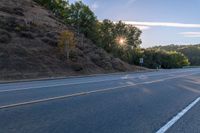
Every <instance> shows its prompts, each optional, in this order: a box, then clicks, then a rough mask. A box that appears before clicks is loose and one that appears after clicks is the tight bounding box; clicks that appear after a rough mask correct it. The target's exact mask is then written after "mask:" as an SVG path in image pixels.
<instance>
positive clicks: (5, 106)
mask: <svg viewBox="0 0 200 133" xmlns="http://www.w3.org/2000/svg"><path fill="white" fill-rule="evenodd" d="M195 74H196V73H195ZM190 75H193V74H189V75H184V76H183V75H182V76H176V77H173V78H165V79H160V80H154V81H150V82H143V83H137V84H133V85H125V86H118V87H112V88H106V89H100V90H94V91H87V92H79V93H74V94H70V95H63V96H58V97H52V98H45V99H39V100H33V101H28V102H22V103H15V104H9V105H4V106H0V109H5V108H11V107H17V106H23V105H28V104H35V103H41V102H47V101H52V100H58V99H64V98H69V97H75V96H82V95H88V94H92V93H97V92H106V91H111V90H116V89H122V88H125V87H132V86H136V85H144V84H152V83H157V82H162V81H165V80H170V79H176V78H179V77H185V76H190Z"/></svg>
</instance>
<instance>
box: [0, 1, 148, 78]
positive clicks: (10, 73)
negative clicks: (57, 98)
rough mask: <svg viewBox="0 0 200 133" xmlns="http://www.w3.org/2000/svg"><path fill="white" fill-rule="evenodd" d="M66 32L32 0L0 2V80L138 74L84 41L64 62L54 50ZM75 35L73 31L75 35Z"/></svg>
mask: <svg viewBox="0 0 200 133" xmlns="http://www.w3.org/2000/svg"><path fill="white" fill-rule="evenodd" d="M65 29H70V30H72V31H74V32H75V30H73V28H71V27H69V26H65V25H63V24H62V22H61V21H60V20H58V19H57V18H55V17H54V16H53V15H52V14H51V12H49V11H48V10H46V9H44V8H43V7H41V6H39V5H37V4H36V3H35V2H33V1H32V0H1V1H0V80H9V79H23V78H38V77H52V76H53V77H56V76H68V75H83V74H96V73H110V72H125V71H138V70H143V69H144V68H140V67H136V66H131V65H129V64H127V63H125V62H123V61H121V60H120V59H117V58H114V57H112V56H111V55H109V54H108V53H106V52H105V51H104V50H103V49H101V48H98V47H97V46H95V45H94V44H93V43H92V42H91V41H90V40H88V39H87V38H84V39H83V44H82V43H80V40H81V37H80V36H79V35H77V40H78V43H77V46H76V48H75V50H74V52H73V56H72V57H71V61H66V60H65V59H64V58H63V56H62V54H60V51H59V49H58V47H57V43H58V36H59V33H60V32H62V31H63V30H65ZM75 33H76V32H75Z"/></svg>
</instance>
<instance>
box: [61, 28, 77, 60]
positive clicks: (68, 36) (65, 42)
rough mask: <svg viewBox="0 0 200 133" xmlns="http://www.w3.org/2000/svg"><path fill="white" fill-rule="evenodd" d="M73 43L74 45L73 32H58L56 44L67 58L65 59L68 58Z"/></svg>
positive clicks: (73, 45)
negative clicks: (58, 36)
mask: <svg viewBox="0 0 200 133" xmlns="http://www.w3.org/2000/svg"><path fill="white" fill-rule="evenodd" d="M75 45H76V40H75V35H74V33H73V32H71V31H69V30H66V31H63V32H61V33H60V38H59V45H58V46H59V48H60V50H61V52H62V53H63V54H64V55H65V57H66V58H67V60H68V59H69V54H70V52H71V50H72V49H73V48H74V47H75Z"/></svg>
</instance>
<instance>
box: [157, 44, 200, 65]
mask: <svg viewBox="0 0 200 133" xmlns="http://www.w3.org/2000/svg"><path fill="white" fill-rule="evenodd" d="M154 48H155V49H161V50H166V51H171V50H174V51H177V52H181V53H183V54H184V55H185V56H186V57H187V58H188V59H189V62H190V65H191V66H200V44H197V45H174V44H171V45H167V46H156V47H154Z"/></svg>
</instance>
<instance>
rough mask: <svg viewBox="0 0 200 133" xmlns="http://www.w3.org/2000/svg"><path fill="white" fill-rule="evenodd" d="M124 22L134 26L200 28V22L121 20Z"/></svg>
mask: <svg viewBox="0 0 200 133" xmlns="http://www.w3.org/2000/svg"><path fill="white" fill-rule="evenodd" d="M123 22H124V23H126V24H132V25H135V26H149V27H153V26H159V27H176V28H200V24H186V23H171V22H137V21H123Z"/></svg>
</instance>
